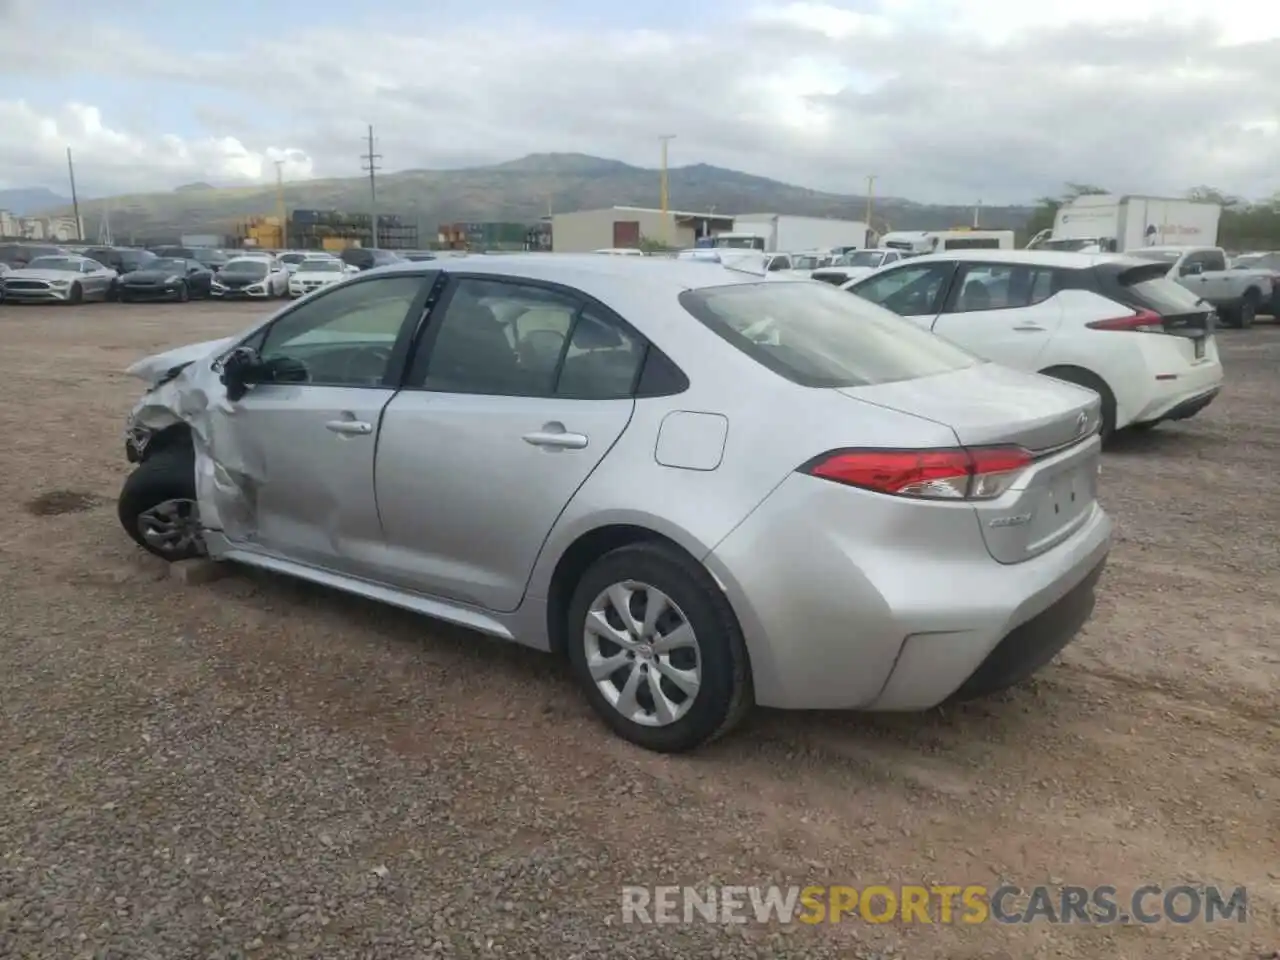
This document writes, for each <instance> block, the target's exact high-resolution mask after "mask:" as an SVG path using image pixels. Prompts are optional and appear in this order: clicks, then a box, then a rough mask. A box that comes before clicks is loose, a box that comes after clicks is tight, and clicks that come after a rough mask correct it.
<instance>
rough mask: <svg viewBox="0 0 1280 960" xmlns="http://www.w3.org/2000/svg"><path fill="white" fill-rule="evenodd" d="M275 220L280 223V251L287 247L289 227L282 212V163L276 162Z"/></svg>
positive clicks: (281, 161) (283, 211)
mask: <svg viewBox="0 0 1280 960" xmlns="http://www.w3.org/2000/svg"><path fill="white" fill-rule="evenodd" d="M276 219H277V220H279V221H280V249H281V250H283V249H284V248H285V247H287V246H289V227H288V224H287V223H286V214H285V210H284V161H283V160H277V161H276Z"/></svg>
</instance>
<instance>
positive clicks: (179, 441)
mask: <svg viewBox="0 0 1280 960" xmlns="http://www.w3.org/2000/svg"><path fill="white" fill-rule="evenodd" d="M181 449H190V450H194V449H195V444H194V442H193V440H192V436H191V427H190V425H189V424H186V423H174V424H170V425H169V426H167V427H165V428H164V429H163V430H159V431H157V432H156V433H155V434H153V435H152V437H151V439H150V440H148V441H147V458H148V459H149V458H151V457H153V456H155V455H156V454H157V453H160V452H161V451H165V450H181Z"/></svg>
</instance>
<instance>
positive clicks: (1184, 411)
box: [1141, 387, 1222, 423]
mask: <svg viewBox="0 0 1280 960" xmlns="http://www.w3.org/2000/svg"><path fill="white" fill-rule="evenodd" d="M1221 392H1222V388H1221V387H1214V388H1213V389H1212V390H1206V391H1205V392H1204V393H1200V394H1197V395H1196V396H1194V397H1188V398H1187V399H1185V400H1182V401H1180V402H1178V403H1177V404H1175V405H1174V406H1172V407H1170V408H1169V409H1168V410H1166V411H1165V412H1164V413H1163V414H1161V416H1160V417H1158V418H1157V419H1155V420H1151V421H1141V422H1144V423H1160V422H1162V421H1165V420H1188V419H1190V418H1191V417H1194V416H1195V415H1196V414H1197V413H1199V412H1200V411H1201V410H1203V409H1204V408H1205V407H1207V406H1208V405H1209V404H1211V403H1213V401H1214V399H1215V398H1216V397H1217V396H1218V394H1220V393H1221Z"/></svg>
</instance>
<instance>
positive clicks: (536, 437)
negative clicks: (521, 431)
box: [524, 430, 587, 450]
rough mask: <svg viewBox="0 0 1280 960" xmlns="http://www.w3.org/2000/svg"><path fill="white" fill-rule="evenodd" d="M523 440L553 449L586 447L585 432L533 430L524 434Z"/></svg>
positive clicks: (536, 445) (579, 448)
mask: <svg viewBox="0 0 1280 960" xmlns="http://www.w3.org/2000/svg"><path fill="white" fill-rule="evenodd" d="M524 442H525V443H531V444H533V445H534V446H535V447H550V448H551V449H553V450H581V449H583V448H584V447H586V445H587V438H586V435H585V434H581V433H566V432H565V431H564V430H535V431H534V432H533V433H526V434H525V435H524Z"/></svg>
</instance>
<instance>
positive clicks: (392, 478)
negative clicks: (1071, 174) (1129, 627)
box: [119, 254, 1111, 751]
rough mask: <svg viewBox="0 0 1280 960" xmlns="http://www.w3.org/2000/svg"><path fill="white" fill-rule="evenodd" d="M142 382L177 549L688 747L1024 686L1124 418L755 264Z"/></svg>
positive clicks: (166, 548) (477, 292)
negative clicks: (537, 657)
mask: <svg viewBox="0 0 1280 960" xmlns="http://www.w3.org/2000/svg"><path fill="white" fill-rule="evenodd" d="M130 372H131V373H133V374H135V375H137V376H139V377H141V378H143V379H145V380H146V381H147V382H148V383H149V390H148V392H147V393H146V394H145V396H144V397H143V398H142V400H141V401H140V402H139V403H138V405H137V406H136V408H135V410H134V413H133V415H132V419H131V421H130V424H129V427H128V430H127V433H126V436H127V441H126V451H127V453H128V456H129V458H130V460H132V461H133V462H135V463H137V464H138V466H137V467H136V469H135V470H134V472H133V473H132V475H131V476H130V477H129V478H128V480H127V481H126V483H125V484H124V487H123V490H122V491H121V494H120V499H119V515H120V519H121V521H122V523H123V525H124V527H125V529H126V531H127V532H128V534H129V535H130V536H131V537H133V538H134V539H135V540H136V541H137V542H138V543H139V544H141V545H142V546H143V547H145V548H146V549H148V550H150V551H152V552H153V553H156V554H158V555H159V556H161V557H166V558H168V559H170V560H176V559H181V558H189V557H196V556H200V555H202V554H206V553H207V554H208V555H209V556H211V557H212V558H214V559H215V560H220V561H234V562H237V563H241V564H247V565H250V566H254V567H260V568H265V569H269V570H273V571H277V572H281V573H286V574H290V575H293V576H296V577H301V578H303V579H307V580H311V581H313V582H316V583H320V584H324V585H327V586H330V587H334V588H337V589H341V590H346V591H349V592H351V593H355V594H359V595H361V596H364V597H368V598H372V599H375V600H378V601H382V602H385V603H390V604H394V605H396V606H401V607H405V608H408V609H410V610H414V611H418V612H420V613H422V614H425V615H427V616H431V617H436V618H439V619H441V620H446V621H449V622H452V623H455V624H460V625H463V626H466V627H469V628H472V629H473V630H476V631H478V632H479V633H482V634H488V635H490V636H491V637H496V638H499V639H502V640H508V641H515V642H517V643H521V644H525V645H528V646H531V647H536V648H538V649H541V650H547V651H551V652H555V653H559V654H562V655H565V656H567V657H568V659H569V661H570V663H571V664H572V667H573V671H574V674H575V676H576V677H577V680H578V682H579V683H580V685H581V688H582V691H583V693H584V695H585V696H586V698H587V699H588V700H589V701H590V703H591V705H592V706H593V707H594V708H595V710H596V711H598V713H599V714H600V716H601V717H602V718H603V719H604V721H605V722H606V723H607V724H608V725H609V726H610V727H611V728H612V729H613V730H614V731H615V732H616V733H618V734H619V735H621V736H623V737H625V738H626V739H628V740H631V741H632V742H634V743H637V744H640V745H642V746H644V747H647V748H649V749H654V750H662V751H678V750H686V749H690V748H692V747H695V746H697V745H699V744H701V743H704V742H706V741H708V740H710V739H713V738H714V737H716V736H718V735H720V734H723V733H724V732H725V731H727V730H729V729H730V728H731V727H732V726H733V725H734V724H735V723H736V722H737V721H738V720H739V719H740V718H741V717H742V716H743V714H744V712H745V711H746V710H747V709H748V708H749V707H750V706H751V704H753V703H758V704H762V705H766V706H772V707H783V708H796V709H808V708H865V709H878V710H915V709H924V708H928V707H932V706H934V705H936V704H938V703H941V702H943V701H946V700H949V699H965V698H970V697H975V696H979V695H982V694H986V693H989V692H991V691H995V690H999V689H1002V688H1004V687H1006V686H1008V685H1010V684H1013V683H1016V682H1018V681H1020V680H1021V679H1023V678H1024V677H1026V676H1029V675H1030V674H1031V673H1033V672H1034V671H1035V670H1037V669H1039V668H1040V667H1041V666H1042V665H1043V664H1044V663H1046V662H1048V660H1049V659H1051V658H1052V657H1053V655H1054V654H1055V653H1056V652H1057V651H1058V650H1059V649H1060V648H1061V647H1063V646H1064V645H1065V644H1066V643H1068V642H1069V641H1070V640H1071V639H1072V637H1073V636H1075V635H1076V633H1077V632H1078V630H1079V629H1080V627H1081V626H1082V624H1083V623H1084V622H1085V621H1086V620H1087V619H1088V617H1089V615H1090V613H1091V611H1092V607H1093V602H1094V585H1095V583H1096V582H1097V580H1098V577H1099V574H1100V572H1101V570H1102V565H1103V563H1104V560H1105V558H1106V556H1107V553H1108V550H1109V545H1110V532H1111V522H1110V520H1109V519H1108V517H1107V516H1106V514H1105V513H1104V512H1103V510H1102V508H1101V507H1100V506H1099V504H1098V502H1097V499H1096V496H1095V491H1096V484H1097V474H1098V464H1099V450H1100V443H1099V439H1098V427H1099V423H1100V400H1099V398H1098V396H1097V394H1095V393H1093V392H1092V391H1089V390H1085V389H1083V388H1080V387H1077V386H1073V385H1071V384H1066V383H1060V382H1056V381H1052V380H1049V379H1047V378H1044V377H1039V376H1035V375H1033V374H1024V373H1021V372H1018V371H1015V370H1011V369H1008V368H1005V367H1000V366H996V365H994V364H991V363H987V362H985V361H982V360H980V359H978V358H976V357H974V356H972V355H970V354H969V353H967V352H965V351H963V350H962V349H960V348H958V347H955V346H953V345H951V344H949V343H947V342H946V341H943V340H942V339H940V338H937V337H935V336H933V335H932V334H930V333H928V332H925V331H922V330H919V329H917V328H915V327H914V326H912V325H911V324H910V323H908V322H906V321H904V320H901V319H900V318H898V317H896V316H894V315H893V314H891V313H889V312H888V311H885V310H883V309H881V308H879V307H876V306H874V305H872V304H870V303H867V302H866V301H864V300H862V299H860V298H858V297H851V296H849V295H848V294H847V293H844V292H842V291H840V290H837V289H835V288H834V287H830V286H827V285H825V284H817V283H812V282H809V281H807V280H785V279H779V278H776V277H771V276H769V275H768V274H766V273H765V272H763V270H761V269H758V267H757V266H753V265H750V264H748V263H746V262H745V261H744V262H743V263H735V262H734V261H733V260H732V259H731V258H723V259H722V262H719V263H699V262H682V261H677V260H670V259H660V258H652V257H600V256H593V255H589V254H588V255H585V256H568V255H555V254H551V255H540V254H526V255H522V256H518V257H517V256H508V257H503V256H494V257H483V258H467V259H463V260H447V259H441V260H437V261H433V262H427V263H406V264H400V265H395V266H391V267H387V268H383V269H380V270H372V271H367V272H365V273H362V274H360V275H358V276H357V277H354V278H352V279H349V280H344V281H342V282H340V283H337V284H334V285H333V286H331V287H328V288H326V289H323V290H321V291H318V292H316V293H315V294H313V295H311V296H309V297H307V298H305V299H303V300H300V301H297V302H296V303H294V304H292V305H290V306H288V307H286V308H284V309H283V310H280V311H278V312H277V313H276V314H275V315H274V316H273V317H271V318H270V319H269V320H267V321H265V322H264V323H262V324H261V325H260V326H258V327H257V328H256V329H253V330H251V331H248V332H246V333H244V334H242V335H239V336H237V337H234V338H231V339H227V340H221V341H213V342H208V343H202V344H196V345H193V346H190V347H187V348H182V349H178V350H174V351H171V352H169V353H167V354H162V355H159V356H156V357H151V358H147V359H145V360H142V361H139V363H137V364H135V365H134V366H133V367H132V368H131V370H130Z"/></svg>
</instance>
